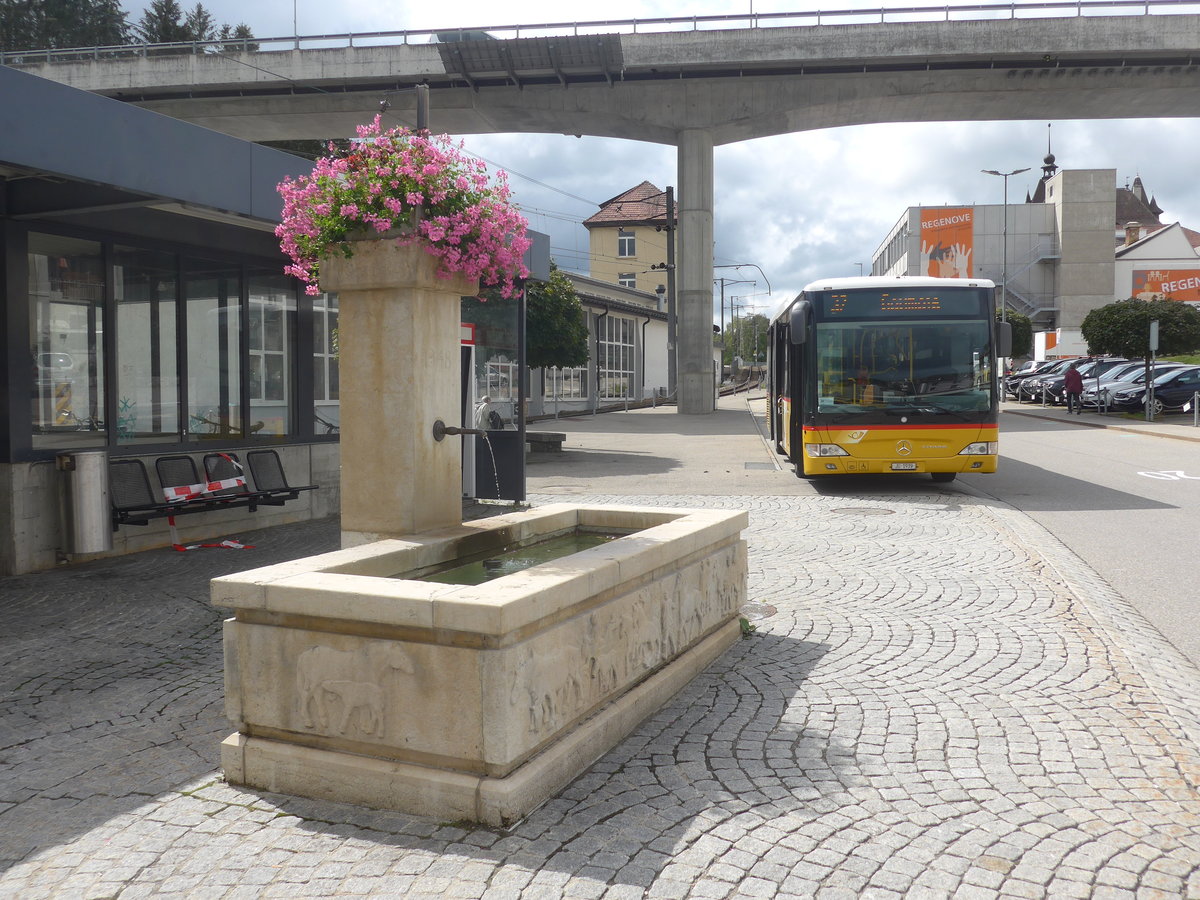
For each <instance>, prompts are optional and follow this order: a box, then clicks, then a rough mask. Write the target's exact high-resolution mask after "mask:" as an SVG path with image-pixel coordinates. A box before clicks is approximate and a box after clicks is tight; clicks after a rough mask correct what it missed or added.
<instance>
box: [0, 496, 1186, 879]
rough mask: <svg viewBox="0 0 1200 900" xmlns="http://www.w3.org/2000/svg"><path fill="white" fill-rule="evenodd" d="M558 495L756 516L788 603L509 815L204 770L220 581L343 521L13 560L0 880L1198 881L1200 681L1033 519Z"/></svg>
mask: <svg viewBox="0 0 1200 900" xmlns="http://www.w3.org/2000/svg"><path fill="white" fill-rule="evenodd" d="M793 481H794V479H793ZM782 484H783V483H782V482H781V485H782ZM788 484H790V482H789V483H788ZM553 499H559V498H556V497H551V496H550V495H545V496H539V497H535V501H536V502H548V501H550V500H553ZM574 499H577V500H579V501H580V502H586V503H592V502H596V503H599V502H636V503H637V504H638V505H651V506H670V507H679V508H684V507H689V506H699V507H708V508H729V509H735V508H736V509H743V508H744V509H749V510H750V523H751V524H750V528H749V529H748V531H747V533H746V539H747V543H748V546H749V552H750V569H751V576H750V596H751V598H752V599H754V600H757V601H760V602H764V603H769V604H771V605H772V606H774V607H775V608H776V609H777V612H776V614H775V615H774V616H772V617H770V618H767V619H764V620H761V622H760V623H758V630H757V631H756V632H755V633H754V635H752V636H751V637H750V638H748V639H746V640H743V641H739V642H738V643H737V644H736V645H735V646H734V647H733V648H731V649H730V651H729V652H728V653H726V654H725V655H724V656H723V657H722V658H721V659H720V660H718V661H717V662H716V663H714V664H713V666H711V667H710V668H709V670H708V671H707V672H706V673H704V674H702V675H701V676H700V677H699V678H697V679H696V681H695V682H693V683H692V685H690V686H689V687H688V688H687V689H685V690H684V691H683V692H681V693H680V695H679V696H677V697H676V698H675V699H674V700H673V701H672V702H671V703H670V704H668V706H667V707H666V708H665V709H663V710H662V711H660V712H659V713H657V714H655V715H653V716H651V718H650V719H649V720H647V721H646V722H645V723H644V724H643V725H642V726H641V727H640V728H639V729H638V730H637V731H635V732H634V734H632V735H631V736H630V737H629V739H627V740H626V741H625V742H623V743H622V744H621V745H619V746H618V747H617V748H614V750H613V751H611V752H610V753H609V754H607V755H606V756H605V757H604V758H602V759H601V760H600V761H599V763H598V764H597V765H596V766H595V767H593V768H592V769H591V770H590V771H589V772H588V773H586V774H585V775H584V776H582V777H581V778H580V779H578V780H577V781H576V782H575V783H574V784H573V785H571V786H570V787H569V788H568V789H567V790H566V791H564V792H563V794H562V795H561V796H560V797H558V798H555V799H554V800H552V801H551V802H549V803H547V804H545V805H544V806H543V807H542V808H541V809H540V810H538V811H537V812H536V813H535V814H534V815H533V816H531V817H530V818H529V819H528V820H526V821H525V822H523V823H518V824H517V825H515V826H513V827H512V828H511V829H509V830H507V831H504V832H498V831H493V830H489V829H472V828H466V827H461V826H459V825H453V826H452V825H447V824H446V823H441V822H435V821H428V820H422V819H419V818H416V817H411V816H404V815H402V814H395V813H388V812H385V811H368V810H360V809H357V808H355V807H353V806H349V805H346V804H335V803H324V802H321V801H311V800H300V799H296V798H288V797H283V796H280V795H267V794H259V793H258V792H254V791H247V790H243V789H238V788H232V787H230V786H228V785H224V784H223V782H222V781H221V780H220V777H219V773H218V772H217V762H218V759H219V751H218V745H219V742H220V740H221V739H222V738H223V737H224V736H225V735H226V734H227V733H228V731H229V726H228V723H226V722H225V720H224V715H223V704H222V699H221V693H222V672H221V666H222V654H221V644H220V619H221V616H220V614H219V613H218V612H217V611H216V610H215V609H213V608H212V607H211V606H210V605H209V603H208V581H209V580H210V579H211V578H212V577H215V576H216V575H220V574H225V573H227V572H230V571H234V570H235V569H236V568H237V567H239V566H240V567H243V568H244V567H250V566H257V565H263V564H267V563H269V562H273V561H276V560H283V559H287V558H291V557H295V556H302V555H313V554H315V553H318V552H323V551H325V550H327V549H333V548H334V547H336V546H337V543H338V540H339V535H338V532H337V528H336V523H334V522H324V523H303V524H301V525H297V526H284V527H282V528H279V529H274V530H272V531H271V532H264V533H263V534H262V535H255V536H254V541H253V542H254V543H256V546H258V547H259V549H258V550H256V551H254V556H253V557H251V556H250V554H249V552H247V553H246V554H241V555H238V556H231V555H226V556H221V555H220V554H219V553H215V552H214V553H210V554H207V555H206V554H201V553H196V554H183V555H180V554H170V553H169V552H167V551H164V552H150V553H147V554H139V555H137V556H133V557H126V558H121V559H116V560H105V561H100V562H98V563H95V564H86V565H83V566H78V567H69V568H64V569H59V570H55V571H52V572H47V573H39V574H37V575H34V576H20V577H16V578H6V579H0V596H2V597H4V600H3V601H2V602H0V690H2V691H3V696H5V697H6V699H7V700H8V702H6V705H5V707H4V709H3V711H2V712H0V759H2V760H3V762H4V763H5V765H4V766H0V860H5V861H6V864H5V868H4V870H3V871H2V872H0V895H3V896H14V897H16V896H19V897H22V898H25V897H29V898H33V897H38V896H54V897H57V896H64V897H65V896H87V895H88V892H96V895H97V896H113V895H114V894H116V893H119V894H120V896H121V897H122V898H132V897H139V896H155V897H157V896H171V895H172V894H174V895H178V896H184V895H186V896H188V897H189V898H194V897H198V896H208V895H211V896H214V897H221V898H222V900H226V898H230V897H235V896H239V895H250V896H261V897H266V896H288V897H304V896H312V897H318V896H331V895H338V894H341V895H347V896H401V895H404V896H408V897H421V896H429V897H433V896H441V897H455V896H458V897H487V898H492V900H501V898H508V897H513V898H517V897H520V898H533V897H554V898H561V897H574V898H580V900H596V898H600V897H612V898H614V900H615V898H622V900H623V898H626V897H642V896H646V897H661V898H672V900H673V898H680V900H682V898H684V897H689V896H690V897H698V898H707V897H711V898H724V897H772V896H778V897H806V898H809V897H830V898H833V897H841V896H846V897H849V896H856V897H857V896H862V897H872V896H875V897H893V896H895V897H899V896H906V895H907V896H914V897H915V896H921V897H936V896H947V897H950V896H953V897H976V896H978V897H995V896H1010V897H1043V896H1053V897H1055V898H1057V897H1087V896H1096V897H1099V896H1132V895H1133V894H1132V893H1131V892H1137V894H1138V896H1139V897H1150V896H1154V895H1155V894H1161V895H1163V896H1176V897H1177V896H1185V895H1187V893H1188V891H1189V890H1191V891H1192V892H1193V893H1194V892H1195V891H1196V889H1197V888H1198V885H1197V884H1195V883H1192V884H1189V882H1188V881H1187V879H1188V878H1189V877H1193V876H1191V873H1192V872H1194V871H1196V870H1197V866H1198V865H1200V858H1198V857H1197V855H1196V850H1195V849H1194V848H1197V847H1200V795H1198V793H1197V787H1196V786H1197V783H1198V781H1197V779H1200V749H1198V747H1197V745H1196V744H1195V743H1194V741H1195V735H1196V734H1197V733H1200V732H1196V731H1195V730H1194V726H1195V723H1194V722H1192V721H1191V720H1190V719H1188V718H1187V715H1186V710H1187V709H1188V708H1189V705H1190V707H1191V708H1193V709H1195V708H1200V704H1197V703H1196V700H1197V698H1198V697H1200V676H1198V675H1197V673H1196V670H1195V669H1194V667H1191V666H1190V665H1189V664H1187V663H1186V662H1185V661H1183V660H1182V659H1181V658H1180V657H1179V656H1178V654H1177V653H1175V651H1174V650H1173V648H1171V646H1170V645H1169V644H1168V643H1167V642H1166V641H1165V640H1163V639H1162V638H1161V636H1159V635H1158V634H1157V633H1156V632H1154V630H1153V629H1152V628H1150V627H1149V626H1148V625H1147V624H1146V623H1145V622H1144V620H1142V619H1141V618H1140V617H1139V616H1138V614H1137V613H1136V612H1134V610H1133V609H1132V607H1131V606H1130V605H1129V604H1128V603H1127V602H1126V601H1125V600H1124V599H1123V598H1121V597H1120V596H1119V595H1117V594H1116V593H1115V592H1114V591H1112V589H1111V588H1109V587H1108V586H1107V585H1106V584H1104V583H1103V582H1102V580H1100V579H1099V578H1097V577H1096V576H1095V574H1094V573H1093V572H1091V571H1090V570H1088V569H1087V568H1086V567H1085V566H1084V565H1083V563H1082V562H1081V561H1080V560H1078V559H1077V558H1076V557H1074V556H1073V555H1072V554H1070V553H1069V552H1068V551H1066V549H1065V548H1063V547H1062V545H1061V544H1059V543H1057V541H1056V540H1055V539H1054V538H1053V536H1051V535H1049V534H1047V533H1046V532H1045V531H1043V530H1042V529H1040V528H1038V527H1037V526H1035V525H1034V524H1033V523H1031V522H1030V521H1029V520H1028V519H1026V518H1024V517H1023V516H1020V515H1019V514H1017V513H1015V512H1014V511H1012V510H1007V509H1005V508H1003V507H999V506H997V505H995V504H993V503H991V502H990V501H986V500H984V499H981V498H978V497H976V496H974V495H972V494H970V493H967V492H958V491H953V492H949V493H947V492H945V491H943V490H942V489H940V488H939V489H935V488H932V487H926V488H917V487H914V486H912V485H908V486H906V487H905V488H903V489H902V490H900V491H899V492H898V493H897V492H896V489H891V490H888V491H880V492H878V493H872V492H867V493H866V494H864V495H861V496H859V495H855V496H854V497H853V499H852V500H850V498H848V497H847V496H843V495H839V494H838V493H831V494H812V493H794V492H790V491H781V493H779V494H777V495H769V496H700V495H696V496H660V497H595V496H589V495H586V494H583V495H579V496H576V497H575V498H574ZM852 506H853V507H858V508H875V509H880V510H886V511H887V512H889V513H890V515H886V516H861V515H859V516H854V515H850V514H848V513H846V512H844V511H842V510H844V509H845V508H847V507H852ZM249 539H250V538H249V537H247V540H249ZM1168 672H1169V673H1170V674H1169V677H1168V674H1167V673H1168ZM1185 773H1186V774H1185ZM1193 880H1194V877H1193ZM239 892H240V894H239Z"/></svg>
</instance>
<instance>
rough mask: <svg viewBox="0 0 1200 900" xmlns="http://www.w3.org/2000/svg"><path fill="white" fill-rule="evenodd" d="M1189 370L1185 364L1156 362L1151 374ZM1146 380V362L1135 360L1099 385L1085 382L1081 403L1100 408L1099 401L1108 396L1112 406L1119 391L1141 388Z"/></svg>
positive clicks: (1112, 372) (1108, 375)
mask: <svg viewBox="0 0 1200 900" xmlns="http://www.w3.org/2000/svg"><path fill="white" fill-rule="evenodd" d="M1183 368H1187V366H1186V365H1185V364H1184V363H1177V362H1156V363H1154V365H1153V367H1152V368H1151V372H1152V373H1154V374H1155V375H1161V374H1162V373H1163V372H1168V371H1173V370H1175V369H1183ZM1145 380H1146V361H1145V360H1135V361H1130V362H1128V363H1126V364H1125V365H1123V366H1118V367H1117V368H1115V369H1112V370H1111V371H1109V372H1107V373H1105V374H1104V376H1103V377H1102V378H1101V379H1100V381H1099V383H1097V382H1095V381H1090V380H1085V381H1084V385H1083V394H1082V396H1081V397H1080V403H1082V404H1083V405H1084V406H1098V405H1099V400H1100V399H1101V398H1102V397H1104V395H1105V394H1107V396H1108V403H1107V404H1105V405H1112V395H1113V394H1115V393H1116V392H1117V391H1125V390H1130V389H1133V388H1137V387H1140V386H1141V385H1142V384H1143V383H1144V382H1145Z"/></svg>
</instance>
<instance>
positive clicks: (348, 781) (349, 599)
mask: <svg viewBox="0 0 1200 900" xmlns="http://www.w3.org/2000/svg"><path fill="white" fill-rule="evenodd" d="M745 526H746V514H745V513H744V512H727V511H696V510H670V509H653V510H651V509H639V508H634V507H618V506H595V507H593V506H568V505H556V506H547V507H542V508H539V509H536V510H532V511H528V512H520V513H513V514H509V515H504V516H498V517H495V518H493V519H488V520H481V521H476V522H468V523H464V524H461V525H456V526H450V527H446V528H441V529H437V530H433V531H429V532H426V533H422V534H417V535H412V536H405V537H402V538H397V539H391V540H380V541H375V542H372V543H368V544H362V545H359V546H354V547H349V548H347V549H343V550H339V551H336V552H333V553H328V554H325V555H322V556H316V557H311V558H308V559H302V560H297V561H295V562H290V563H284V564H281V565H277V566H270V567H267V568H263V569H257V570H254V571H250V572H245V573H241V574H238V575H231V576H227V577H224V578H219V579H216V580H215V581H214V582H213V585H212V596H213V602H214V603H215V604H216V605H217V606H219V607H223V608H226V609H228V610H230V611H231V613H232V618H230V619H229V620H228V621H227V622H226V624H225V670H226V684H225V688H226V707H227V713H228V715H229V717H230V719H231V720H232V721H233V722H234V723H235V726H236V728H237V731H236V732H235V733H234V734H232V735H231V736H230V737H229V738H227V739H226V740H225V741H224V743H223V745H222V764H223V766H224V769H225V775H226V778H227V779H228V780H229V781H230V782H231V783H235V784H243V785H248V786H252V787H256V788H261V789H264V790H269V791H277V792H282V793H289V794H297V795H301V796H308V797H317V798H326V799H331V800H339V801H345V802H351V803H358V804H362V805H365V806H372V807H381V808H391V809H398V810H403V811H407V812H411V813H416V814H421V815H428V816H435V817H437V818H439V819H441V820H443V821H457V820H470V821H476V822H483V823H486V824H490V825H504V824H507V823H511V822H513V821H515V820H518V819H520V818H521V817H523V816H524V815H526V814H527V813H528V812H529V811H530V810H532V809H533V808H535V807H536V806H537V805H538V804H540V803H541V802H543V801H544V800H546V799H547V798H548V797H550V796H553V795H554V794H555V793H556V792H557V791H559V790H560V789H561V788H562V787H564V786H565V785H566V784H567V783H569V782H570V781H571V780H572V779H573V778H575V777H576V776H578V775H579V774H580V773H582V772H583V771H584V770H585V769H586V768H587V767H588V766H589V765H591V763H592V762H594V761H595V760H596V759H597V758H599V757H600V756H601V755H602V754H603V753H604V752H605V751H607V750H608V749H609V748H611V747H612V746H613V745H615V744H616V743H617V742H618V741H620V740H621V739H622V738H623V737H625V736H626V735H627V734H628V733H629V732H630V731H631V730H632V729H633V728H635V727H636V726H637V725H638V723H639V722H641V721H642V720H643V719H645V718H646V717H647V716H648V715H650V714H651V713H653V712H654V711H655V710H657V709H659V708H660V707H661V706H662V705H663V704H664V703H666V702H667V701H668V700H669V699H670V697H671V696H672V695H674V694H675V693H676V692H677V691H678V690H679V689H680V688H682V687H683V686H684V685H685V684H686V683H687V682H688V681H689V680H690V679H691V678H692V677H694V676H695V675H696V674H697V673H699V672H700V671H701V670H702V669H703V668H704V667H705V666H707V665H708V664H709V663H710V662H711V661H712V660H713V659H715V658H716V657H717V656H718V655H719V654H720V653H721V652H722V651H723V650H724V649H725V648H727V647H728V646H729V645H730V644H731V643H732V642H733V641H735V640H736V639H737V637H738V635H739V633H740V628H739V624H738V608H739V606H741V604H742V603H744V602H745V600H746V546H745V542H744V541H743V540H742V539H741V530H742V529H743V528H744V527H745ZM580 530H613V531H617V532H629V533H628V534H626V535H625V536H623V537H619V538H617V539H614V540H611V541H608V542H607V543H604V544H603V545H601V546H597V547H593V548H590V549H586V550H582V551H579V552H576V553H573V554H570V555H567V556H563V557H561V558H559V559H556V560H553V561H550V562H545V563H542V564H540V565H536V566H534V567H532V568H529V569H526V570H524V571H522V572H518V573H515V574H511V575H505V576H503V577H500V578H497V579H495V580H492V581H489V582H487V583H484V584H481V585H476V586H471V585H456V584H441V583H436V582H432V581H422V580H419V578H420V577H421V576H422V575H425V574H428V573H430V572H434V571H437V570H439V569H441V568H445V567H447V566H448V565H451V564H453V563H456V562H459V561H468V560H471V559H477V558H480V557H482V556H487V555H488V554H493V553H497V552H499V551H500V550H503V549H505V548H508V547H513V546H524V545H527V544H530V543H534V542H537V541H540V540H543V539H546V538H550V537H555V536H558V535H563V534H570V533H573V532H576V531H580Z"/></svg>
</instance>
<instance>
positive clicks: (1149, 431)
mask: <svg viewBox="0 0 1200 900" xmlns="http://www.w3.org/2000/svg"><path fill="white" fill-rule="evenodd" d="M1000 411H1001V412H1006V413H1011V414H1012V415H1014V416H1025V417H1026V418H1029V419H1041V420H1043V421H1045V422H1059V423H1062V424H1066V425H1079V426H1082V427H1084V428H1103V429H1107V430H1108V431H1121V432H1124V433H1125V434H1142V435H1146V436H1148V437H1161V438H1170V439H1171V440H1174V441H1192V442H1200V428H1197V429H1195V431H1196V434H1195V435H1191V434H1176V433H1174V432H1170V431H1161V430H1159V429H1160V428H1183V427H1186V426H1181V425H1160V426H1157V427H1156V426H1155V425H1154V424H1150V425H1147V426H1145V427H1142V428H1137V427H1134V426H1132V425H1113V424H1109V423H1108V422H1077V421H1075V420H1074V419H1068V418H1066V417H1065V415H1066V414H1064V415H1062V416H1057V415H1047V414H1045V413H1038V412H1034V411H1032V410H1023V409H1010V408H1007V407H1001V410H1000Z"/></svg>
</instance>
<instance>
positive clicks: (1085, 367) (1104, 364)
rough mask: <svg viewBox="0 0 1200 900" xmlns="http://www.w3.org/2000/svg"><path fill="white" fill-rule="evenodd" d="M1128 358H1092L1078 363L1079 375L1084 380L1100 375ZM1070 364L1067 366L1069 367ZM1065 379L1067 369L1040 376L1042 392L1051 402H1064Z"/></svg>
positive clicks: (1065, 399)
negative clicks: (1054, 373) (1055, 373)
mask: <svg viewBox="0 0 1200 900" xmlns="http://www.w3.org/2000/svg"><path fill="white" fill-rule="evenodd" d="M1127 362H1129V360H1127V359H1125V358H1124V357H1107V356H1106V357H1103V358H1101V359H1093V360H1092V361H1091V362H1085V363H1082V364H1080V366H1079V367H1078V368H1079V375H1080V377H1081V378H1083V379H1084V381H1085V382H1086V381H1087V380H1088V379H1089V378H1095V377H1096V376H1097V375H1102V374H1104V373H1105V372H1108V371H1110V370H1112V369H1114V368H1116V367H1118V366H1121V365H1123V364H1125V363H1127ZM1069 368H1070V366H1067V369H1069ZM1066 380H1067V370H1066V369H1063V370H1062V371H1061V372H1059V373H1058V374H1057V375H1046V376H1045V377H1043V378H1042V393H1043V394H1044V395H1045V397H1046V399H1048V400H1049V401H1050V402H1051V403H1054V404H1057V403H1066V402H1067V396H1066V391H1064V390H1063V386H1064V384H1065V383H1066Z"/></svg>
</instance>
